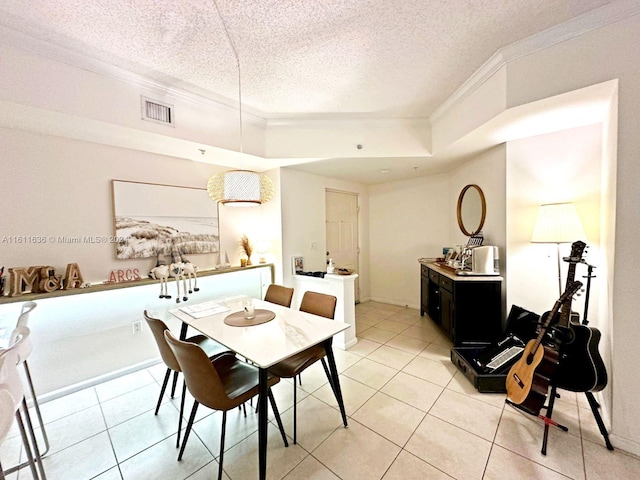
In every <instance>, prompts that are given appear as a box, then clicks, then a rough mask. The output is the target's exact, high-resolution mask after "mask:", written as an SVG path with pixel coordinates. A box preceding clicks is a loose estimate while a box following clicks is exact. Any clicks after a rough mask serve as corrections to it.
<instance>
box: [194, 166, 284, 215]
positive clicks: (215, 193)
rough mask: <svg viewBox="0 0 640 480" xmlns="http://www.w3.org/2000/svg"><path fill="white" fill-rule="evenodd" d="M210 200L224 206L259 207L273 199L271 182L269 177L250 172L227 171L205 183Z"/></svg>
mask: <svg viewBox="0 0 640 480" xmlns="http://www.w3.org/2000/svg"><path fill="white" fill-rule="evenodd" d="M207 193H208V194H209V197H211V199H212V200H215V201H216V202H220V203H222V204H224V205H230V206H231V205H233V206H252V205H261V204H263V203H266V202H268V201H269V200H271V199H272V198H273V193H274V189H273V182H272V181H271V179H270V178H269V177H267V176H266V175H263V174H261V173H258V172H253V171H251V170H229V171H227V172H224V173H219V174H217V175H213V176H212V177H211V178H209V181H208V182H207Z"/></svg>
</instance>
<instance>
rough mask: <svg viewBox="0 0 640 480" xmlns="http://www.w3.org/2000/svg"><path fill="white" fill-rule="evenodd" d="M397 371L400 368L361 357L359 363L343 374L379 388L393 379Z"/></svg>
mask: <svg viewBox="0 0 640 480" xmlns="http://www.w3.org/2000/svg"><path fill="white" fill-rule="evenodd" d="M377 351H378V350H376V352H377ZM374 353H375V352H374ZM399 353H401V352H399ZM396 373H398V369H396V368H391V367H387V366H386V365H382V364H381V363H378V362H374V361H373V360H369V357H367V358H362V359H360V361H359V362H358V363H356V364H355V365H353V366H351V367H349V368H348V369H347V370H345V371H344V372H343V373H342V375H344V376H346V377H349V378H352V379H354V380H357V381H359V382H360V383H364V384H365V385H368V386H370V387H371V388H374V389H376V390H379V389H380V388H382V386H383V385H384V384H385V383H387V382H388V381H389V380H391V379H392V378H393V376H394V375H395V374H396Z"/></svg>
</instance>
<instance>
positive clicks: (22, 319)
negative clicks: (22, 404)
mask: <svg viewBox="0 0 640 480" xmlns="http://www.w3.org/2000/svg"><path fill="white" fill-rule="evenodd" d="M37 306H38V305H37V304H36V302H25V303H23V304H22V308H21V310H20V315H19V316H18V321H17V322H16V328H15V329H14V330H13V331H12V332H11V340H10V341H9V344H10V345H12V344H14V343H15V341H16V336H17V334H18V331H19V330H20V328H21V327H25V328H29V314H30V313H31V312H32V311H33V309H35V308H36V307H37ZM32 351H33V344H32V343H31V336H30V335H28V336H27V338H25V340H24V341H23V342H22V343H21V344H20V346H19V347H18V353H17V354H18V357H19V362H18V364H19V365H20V364H22V366H23V368H24V372H25V377H26V379H27V385H28V386H29V393H30V394H31V400H32V401H33V407H34V410H35V411H36V418H37V419H38V423H39V424H40V432H41V434H42V439H43V440H44V447H45V448H44V451H43V452H42V453H41V456H43V457H44V456H45V455H46V454H47V452H48V451H49V437H48V436H47V431H46V429H45V428H44V421H43V420H42V413H40V404H39V403H38V397H37V395H36V391H35V388H34V386H33V380H32V379H31V371H30V370H29V363H28V361H27V359H28V358H29V356H30V355H31V352H32ZM26 465H27V463H26V462H25V463H23V464H22V465H21V466H26Z"/></svg>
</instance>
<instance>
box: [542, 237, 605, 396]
mask: <svg viewBox="0 0 640 480" xmlns="http://www.w3.org/2000/svg"><path fill="white" fill-rule="evenodd" d="M585 247H586V244H585V243H584V242H580V241H578V242H574V243H573V244H572V245H571V256H570V257H568V258H565V259H564V260H565V261H567V262H569V270H568V273H567V283H569V282H573V279H574V277H575V268H576V264H577V263H580V262H582V253H583V251H584V249H585ZM585 308H586V307H585ZM570 312H571V297H569V299H568V300H566V301H565V303H564V304H563V305H562V310H561V312H560V319H559V321H558V330H559V331H560V334H561V335H560V341H561V342H562V344H561V346H560V351H561V354H562V357H561V358H560V364H559V365H558V370H557V372H556V374H555V377H554V380H555V382H556V385H557V386H558V387H560V388H563V389H565V390H569V391H571V392H589V391H594V392H598V391H600V390H602V389H603V388H604V387H606V386H607V381H608V377H607V368H606V366H605V364H604V361H603V360H602V357H601V356H600V352H599V351H598V343H600V338H601V337H602V335H601V334H600V331H599V330H598V329H596V328H593V327H588V326H586V325H582V324H580V323H575V322H573V321H572V319H571V313H570Z"/></svg>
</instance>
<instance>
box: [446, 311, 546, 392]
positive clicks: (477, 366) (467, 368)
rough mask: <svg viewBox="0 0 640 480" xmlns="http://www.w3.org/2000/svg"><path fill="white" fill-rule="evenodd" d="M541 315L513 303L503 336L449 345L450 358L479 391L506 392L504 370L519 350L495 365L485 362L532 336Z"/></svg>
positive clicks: (521, 344)
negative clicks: (489, 341)
mask: <svg viewBox="0 0 640 480" xmlns="http://www.w3.org/2000/svg"><path fill="white" fill-rule="evenodd" d="M539 322H540V315H539V314H537V313H534V312H531V311H529V310H526V309H524V308H522V307H520V306H518V305H512V306H511V310H510V311H509V316H508V317H507V321H506V325H505V332H504V337H503V338H502V340H500V341H499V342H496V343H493V344H490V345H487V344H477V345H465V346H462V347H455V348H452V349H451V362H452V363H453V364H454V365H455V366H456V367H457V368H458V370H460V372H462V373H463V374H464V376H465V377H466V378H467V379H468V380H469V381H470V382H471V383H472V384H473V386H474V387H475V388H476V389H477V390H478V391H479V392H481V393H505V392H506V391H507V390H506V387H505V382H506V378H507V373H508V372H509V369H510V368H511V366H512V365H513V364H514V363H516V362H517V361H518V359H519V358H520V356H521V355H520V354H518V355H517V356H515V357H513V358H512V359H511V360H510V361H508V362H506V363H504V364H502V365H501V366H499V367H498V368H491V367H489V366H488V364H489V362H491V360H492V359H495V358H496V357H497V356H498V355H500V354H501V353H503V352H504V351H505V350H507V349H508V348H510V347H512V346H522V347H524V345H525V344H526V343H527V342H528V341H529V340H531V339H532V338H535V337H536V335H537V327H538V325H539Z"/></svg>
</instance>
